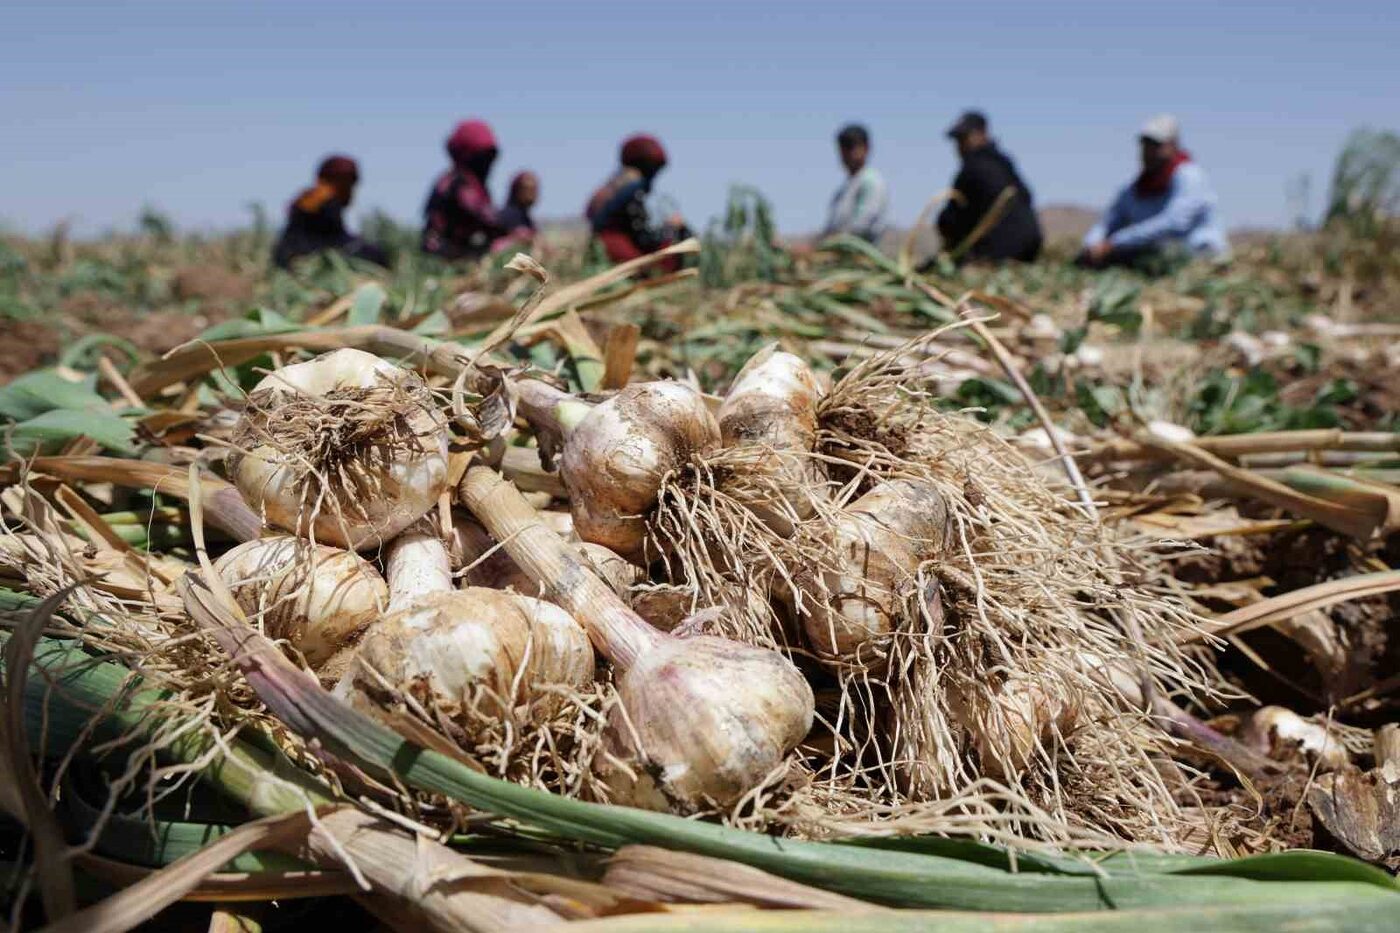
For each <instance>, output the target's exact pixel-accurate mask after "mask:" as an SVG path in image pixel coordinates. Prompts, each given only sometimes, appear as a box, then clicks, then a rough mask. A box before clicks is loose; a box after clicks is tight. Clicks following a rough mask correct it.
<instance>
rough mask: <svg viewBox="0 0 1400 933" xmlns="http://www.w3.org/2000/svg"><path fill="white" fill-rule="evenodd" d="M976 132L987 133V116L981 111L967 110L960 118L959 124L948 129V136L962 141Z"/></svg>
mask: <svg viewBox="0 0 1400 933" xmlns="http://www.w3.org/2000/svg"><path fill="white" fill-rule="evenodd" d="M974 130H976V131H979V132H983V133H985V132H986V131H987V115H986V114H984V113H983V112H982V111H980V110H967V111H964V112H963V115H962V116H960V117H958V122H956V123H954V124H953V125H952V126H950V127H948V135H949V136H951V137H952V138H953V139H961V138H962V137H964V136H966V135H967V134H968V133H971V132H973V131H974Z"/></svg>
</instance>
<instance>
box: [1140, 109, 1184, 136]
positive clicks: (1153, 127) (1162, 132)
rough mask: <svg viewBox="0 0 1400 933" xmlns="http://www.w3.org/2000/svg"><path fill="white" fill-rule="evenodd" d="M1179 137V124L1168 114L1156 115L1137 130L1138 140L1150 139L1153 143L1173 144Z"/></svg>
mask: <svg viewBox="0 0 1400 933" xmlns="http://www.w3.org/2000/svg"><path fill="white" fill-rule="evenodd" d="M1180 136H1181V124H1180V123H1178V122H1177V120H1176V117H1174V116H1172V115H1171V114H1169V113H1159V114H1157V116H1155V117H1153V118H1152V119H1151V120H1148V121H1147V122H1146V123H1144V124H1143V125H1142V129H1140V130H1138V138H1139V139H1150V140H1152V142H1154V143H1174V142H1176V141H1177V139H1178V138H1179V137H1180Z"/></svg>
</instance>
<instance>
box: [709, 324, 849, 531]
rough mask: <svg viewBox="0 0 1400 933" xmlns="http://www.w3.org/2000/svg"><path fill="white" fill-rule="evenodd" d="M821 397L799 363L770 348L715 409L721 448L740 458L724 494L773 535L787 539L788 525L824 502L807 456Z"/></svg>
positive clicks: (821, 481) (818, 472) (819, 474)
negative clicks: (734, 498)
mask: <svg viewBox="0 0 1400 933" xmlns="http://www.w3.org/2000/svg"><path fill="white" fill-rule="evenodd" d="M825 393H826V386H825V384H824V382H823V380H822V379H821V378H820V377H818V376H817V374H816V373H815V372H814V371H813V370H812V368H811V366H809V365H808V364H807V362H806V361H805V360H803V359H802V358H801V357H799V356H796V355H794V354H792V353H785V352H783V351H780V350H778V349H777V345H776V344H774V345H772V346H769V347H767V348H766V349H764V350H760V351H759V352H758V353H756V354H754V356H753V357H751V358H750V359H749V361H748V362H747V363H745V364H744V367H743V369H741V370H739V374H738V375H737V376H735V377H734V384H733V385H732V386H731V387H730V389H729V394H728V395H726V396H725V398H724V401H723V402H722V403H721V404H720V407H719V412H718V415H717V417H718V421H719V428H720V435H721V439H722V442H723V444H724V446H725V447H726V448H730V449H731V450H733V451H735V452H736V453H737V452H739V451H742V452H743V459H737V458H736V459H734V460H732V461H728V462H727V465H729V466H730V467H731V468H732V471H733V474H734V475H733V478H732V479H730V480H729V481H728V482H727V483H726V490H727V491H729V492H731V493H732V494H734V495H736V496H737V497H738V498H739V499H740V500H741V501H743V502H744V503H745V505H747V506H748V507H749V508H750V509H752V510H753V511H754V512H755V514H757V515H758V516H759V517H760V518H761V519H763V521H764V522H765V523H767V524H768V525H770V526H771V527H773V529H774V530H775V531H778V532H779V533H784V534H785V533H789V532H790V531H791V530H792V526H793V519H797V520H801V519H804V518H807V517H808V516H810V515H811V514H812V512H813V511H814V507H815V500H817V499H818V498H824V497H825V492H826V490H825V480H826V476H825V472H824V470H823V469H822V467H821V464H820V463H819V462H818V461H817V460H816V459H815V458H814V457H812V456H811V454H812V451H813V449H814V448H815V447H816V445H817V405H818V403H819V402H820V401H821V399H822V396H823V395H825ZM731 487H732V488H731Z"/></svg>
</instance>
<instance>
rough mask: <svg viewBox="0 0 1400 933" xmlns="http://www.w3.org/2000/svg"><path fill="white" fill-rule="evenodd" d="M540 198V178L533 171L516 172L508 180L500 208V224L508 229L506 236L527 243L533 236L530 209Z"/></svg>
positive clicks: (533, 228) (533, 222)
mask: <svg viewBox="0 0 1400 933" xmlns="http://www.w3.org/2000/svg"><path fill="white" fill-rule="evenodd" d="M539 199H540V179H539V176H538V175H536V174H535V173H534V172H528V171H527V172H517V173H516V175H515V177H514V178H512V179H511V180H510V190H509V191H508V192H507V193H506V203H505V206H504V207H502V208H501V213H500V224H501V226H502V227H505V228H506V229H507V230H509V231H510V233H509V234H507V236H508V237H511V238H514V239H515V240H516V241H517V242H521V243H528V242H530V240H532V239H534V236H535V221H534V218H533V217H531V216H530V209H531V208H533V207H534V206H535V203H536V202H537V201H539Z"/></svg>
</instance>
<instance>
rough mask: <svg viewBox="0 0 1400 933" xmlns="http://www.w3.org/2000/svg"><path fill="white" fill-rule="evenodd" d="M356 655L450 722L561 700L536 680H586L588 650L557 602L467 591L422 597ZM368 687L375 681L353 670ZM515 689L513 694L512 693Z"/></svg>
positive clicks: (535, 709) (575, 683)
mask: <svg viewBox="0 0 1400 933" xmlns="http://www.w3.org/2000/svg"><path fill="white" fill-rule="evenodd" d="M359 660H360V663H361V665H368V666H369V667H370V668H371V669H372V670H373V671H374V672H375V674H376V675H377V676H378V677H381V678H383V679H384V680H385V681H386V682H388V683H389V684H392V685H393V686H394V687H395V688H397V689H401V690H405V691H407V692H409V693H411V694H412V695H413V696H414V697H415V698H416V699H417V700H418V701H419V702H420V703H423V704H424V705H425V706H430V707H431V708H433V709H435V710H437V711H438V712H439V713H441V714H442V715H444V716H446V717H447V718H449V719H462V720H464V721H465V720H467V719H469V718H470V717H469V716H467V715H466V714H468V713H469V712H474V713H475V714H476V715H479V716H484V717H488V718H501V717H504V716H507V715H509V714H510V711H511V710H513V709H515V708H517V707H519V706H522V705H531V707H532V715H533V716H534V717H535V718H538V717H541V716H547V715H549V714H550V713H551V712H553V711H554V710H555V709H557V708H558V707H559V705H560V703H561V702H562V701H561V700H560V699H559V698H557V697H554V696H551V695H549V694H548V693H546V692H544V691H542V690H541V688H543V687H545V686H565V687H582V686H585V685H587V684H588V683H590V682H592V680H593V667H594V662H593V648H592V646H591V645H590V644H589V643H588V636H587V635H585V634H584V632H583V629H581V628H580V627H579V625H578V623H577V622H575V621H574V619H573V617H572V616H570V615H569V614H568V613H567V612H565V611H564V610H562V609H560V608H559V607H558V606H555V605H552V604H550V603H547V602H544V601H543V600H539V599H534V598H532V597H529V596H521V595H519V594H517V593H508V592H503V591H501V590H489V589H485V588H483V587H468V588H466V589H463V590H456V591H453V592H449V593H437V594H433V595H430V596H425V597H423V598H421V599H420V600H419V601H417V602H416V603H415V604H414V605H413V606H412V607H410V608H409V609H407V610H404V611H403V612H400V613H397V614H394V615H391V616H390V617H388V618H386V619H384V620H383V622H382V623H380V624H379V625H376V626H375V627H374V628H373V629H372V630H371V631H370V633H369V634H368V635H366V637H365V639H364V641H363V642H362V643H361V646H360V652H359ZM358 676H359V680H360V683H361V684H362V686H364V687H367V688H368V689H369V690H370V692H374V686H373V685H374V683H375V680H374V679H372V678H370V677H369V676H367V675H366V674H365V673H361V674H360V675H358ZM517 688H518V689H519V693H517Z"/></svg>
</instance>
